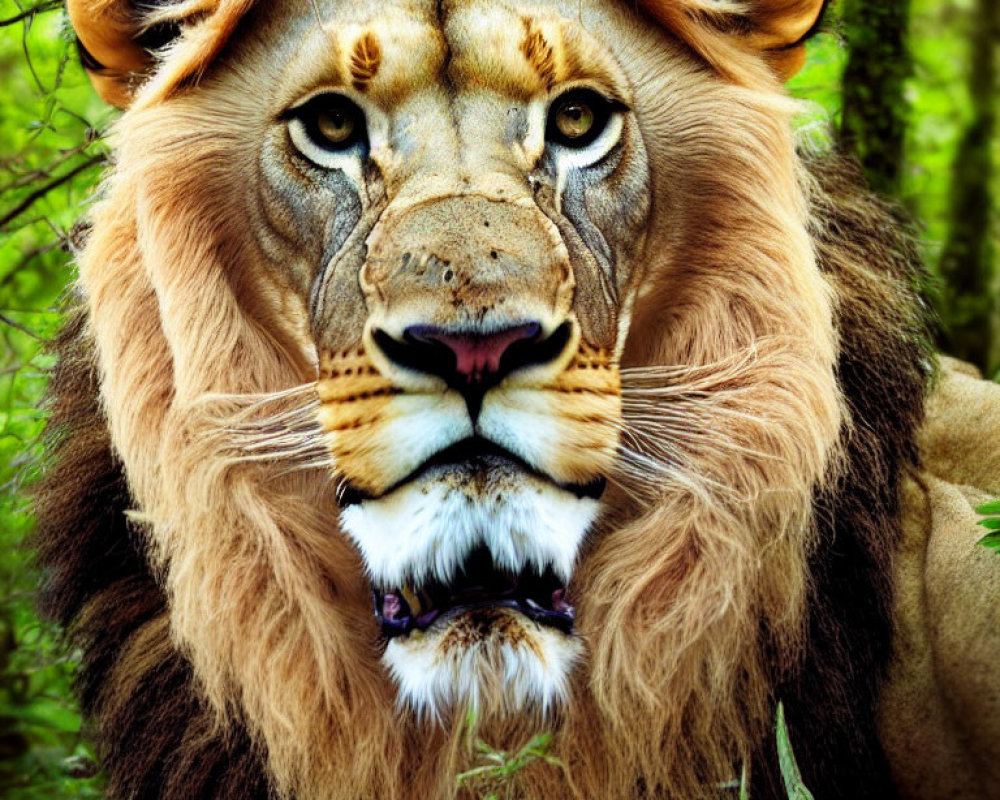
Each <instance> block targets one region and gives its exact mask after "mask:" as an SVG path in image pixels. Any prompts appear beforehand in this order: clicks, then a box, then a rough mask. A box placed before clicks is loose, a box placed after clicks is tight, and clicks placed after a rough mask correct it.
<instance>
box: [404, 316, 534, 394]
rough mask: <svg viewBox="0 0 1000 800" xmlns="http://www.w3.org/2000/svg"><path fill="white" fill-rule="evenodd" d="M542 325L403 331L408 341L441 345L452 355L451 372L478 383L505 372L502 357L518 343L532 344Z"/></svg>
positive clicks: (417, 326)
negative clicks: (491, 329)
mask: <svg viewBox="0 0 1000 800" xmlns="http://www.w3.org/2000/svg"><path fill="white" fill-rule="evenodd" d="M541 330H542V326H541V325H539V324H538V323H537V322H528V323H525V324H524V325H517V326H515V327H512V328H504V329H503V330H499V331H494V332H492V333H472V332H469V333H464V332H452V331H447V330H443V329H441V328H433V327H431V326H428V325H414V326H412V327H409V328H407V329H406V331H405V333H404V336H405V337H406V338H407V339H410V340H411V341H412V340H415V341H418V342H423V343H424V344H437V345H441V346H443V347H445V348H447V349H448V350H450V351H451V352H452V354H453V355H454V356H455V365H454V367H453V370H454V373H456V374H458V375H460V376H462V377H463V378H464V379H465V381H466V382H468V383H478V382H480V381H482V380H484V379H485V378H487V377H489V376H493V375H499V374H500V373H503V372H506V371H508V370H507V369H505V366H506V365H505V364H504V363H503V361H504V355H506V354H508V353H510V352H511V350H512V348H513V347H514V346H515V345H517V344H520V343H531V342H533V341H535V340H536V339H537V338H538V336H539V334H540V333H541Z"/></svg>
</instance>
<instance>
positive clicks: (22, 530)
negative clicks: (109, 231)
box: [0, 0, 1000, 800]
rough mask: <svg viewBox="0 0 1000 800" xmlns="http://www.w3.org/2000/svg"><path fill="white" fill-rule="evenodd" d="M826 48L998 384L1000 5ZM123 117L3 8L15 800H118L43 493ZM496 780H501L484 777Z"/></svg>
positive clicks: (862, 3)
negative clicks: (104, 181) (88, 715)
mask: <svg viewBox="0 0 1000 800" xmlns="http://www.w3.org/2000/svg"><path fill="white" fill-rule="evenodd" d="M809 50H810V61H809V65H808V67H807V68H806V69H805V70H804V71H803V72H802V73H801V74H800V75H799V76H797V77H796V78H795V79H794V81H793V83H792V84H791V90H792V92H793V93H794V94H795V95H796V96H797V97H799V98H802V99H803V100H804V101H805V103H804V105H803V111H802V114H801V116H800V118H799V120H798V122H797V125H798V128H799V134H800V137H801V141H802V146H803V147H805V148H810V149H823V148H828V147H835V146H836V147H841V148H843V149H844V150H846V151H847V152H848V153H851V154H853V155H854V156H855V157H856V158H857V159H858V160H859V162H860V163H861V164H862V166H863V168H864V171H865V174H866V175H867V177H868V180H869V181H870V183H871V185H872V187H873V188H874V189H875V190H877V191H878V192H880V193H882V194H883V195H886V196H888V197H890V198H892V199H893V200H895V201H896V202H897V203H898V204H899V207H900V209H901V210H902V212H903V213H905V214H906V215H907V216H909V217H910V218H911V219H913V220H914V226H915V227H914V230H915V231H917V233H918V235H919V236H920V242H921V249H922V253H923V255H924V258H925V259H926V263H927V265H928V269H929V271H930V274H931V276H932V281H931V302H932V303H933V304H934V306H935V308H936V311H937V314H938V317H939V320H940V324H939V343H940V346H941V348H942V349H943V350H944V351H946V352H949V353H951V354H954V355H957V356H958V357H960V358H963V359H965V360H968V361H971V362H973V363H975V364H976V365H977V366H978V367H979V368H980V369H981V370H983V371H984V373H985V374H987V375H989V376H993V377H1000V76H998V72H1000V2H997V0H879V2H874V1H873V0H841V1H840V2H839V3H838V4H837V5H835V7H834V9H833V11H832V12H831V13H830V14H829V16H828V19H827V20H826V23H825V27H824V29H823V32H822V33H821V34H820V35H818V36H817V37H816V38H815V39H814V40H813V41H812V42H811V43H810V46H809ZM115 116H116V112H114V111H113V110H112V109H109V108H107V107H106V106H104V105H103V104H102V103H101V101H100V100H99V99H98V98H97V96H96V95H95V94H94V93H93V91H92V90H91V88H90V86H89V83H88V81H87V78H86V76H85V75H84V73H83V70H82V69H81V67H80V65H79V61H78V58H77V56H76V52H75V47H74V45H73V41H72V35H71V33H70V32H69V28H68V25H67V23H66V21H65V16H64V12H63V10H62V3H61V0H0V796H2V797H4V798H7V800H34V799H35V798H41V797H46V798H53V800H59V799H60V798H87V797H98V796H100V784H101V778H100V775H99V774H98V770H97V768H96V765H95V764H94V761H93V755H92V753H91V752H90V751H89V749H88V747H87V745H86V737H85V735H84V734H83V733H81V721H80V718H79V715H78V713H77V711H76V708H75V705H74V702H73V699H72V693H71V690H70V687H71V682H72V676H73V666H74V657H73V655H74V654H73V653H72V651H71V650H69V649H68V648H67V647H66V646H65V645H64V644H63V642H62V640H61V639H60V637H59V634H58V632H56V631H55V630H54V629H53V628H52V627H51V626H50V625H49V624H48V623H46V622H45V621H42V620H39V618H38V617H37V615H36V612H35V605H34V592H35V587H36V585H37V582H38V579H39V576H38V575H37V573H36V571H35V570H34V568H33V566H32V557H31V552H30V546H29V544H28V543H29V542H30V533H31V527H32V518H31V514H30V508H29V505H30V504H29V500H28V499H27V495H26V491H25V490H26V487H28V486H29V485H30V483H31V481H32V480H33V479H34V478H35V476H36V475H37V471H38V469H39V461H40V456H41V446H40V440H39V437H40V434H41V432H42V430H43V427H44V424H45V411H44V407H43V403H42V400H43V394H44V391H45V384H46V374H47V369H48V368H49V367H50V366H51V359H50V356H49V355H48V354H47V353H46V351H45V341H46V339H47V338H49V337H50V336H51V335H52V334H53V332H54V331H55V330H56V329H57V327H58V325H59V320H60V308H62V307H63V306H64V303H65V302H66V293H67V286H69V285H70V284H71V283H72V281H73V276H74V269H73V263H72V258H73V252H74V249H75V248H76V247H78V246H79V243H80V241H81V240H82V238H83V237H84V236H85V233H86V231H85V228H84V225H83V223H82V222H81V220H82V219H84V218H85V215H86V209H87V204H88V202H89V201H90V200H91V198H92V197H93V192H94V188H95V185H96V183H97V181H98V179H99V177H100V175H101V170H102V166H103V165H104V164H105V163H106V160H107V158H108V146H107V143H106V138H105V137H106V134H107V132H108V130H109V127H110V126H111V125H113V123H114V119H115ZM996 510H997V512H998V513H1000V506H998V507H997V509H996ZM996 529H1000V522H998V523H997V524H996V525H995V526H994V527H993V528H991V529H990V530H991V531H992V530H996ZM998 535H1000V534H998ZM998 546H1000V545H998ZM525 753H527V755H526V754H525ZM525 753H521V754H514V756H512V759H513V761H511V760H503V759H502V758H500V757H499V756H497V755H496V754H492V755H491V754H490V753H485V754H484V758H485V759H486V761H485V766H486V767H489V766H490V764H494V772H496V770H500V773H502V770H503V769H506V768H507V765H509V764H510V763H514V762H516V761H517V759H518V758H526V757H529V756H530V757H535V755H537V756H538V757H544V753H543V752H539V753H536V754H535V755H532V753H534V751H530V752H529V751H525ZM491 758H492V759H493V761H491V760H490V759H491ZM497 758H500V760H499V761H497V760H496V759H497ZM496 764H499V765H500V766H495V765H496ZM500 773H498V774H500ZM483 775H486V776H487V777H489V776H493V775H494V773H493V772H488V771H487V772H485V773H480V774H478V775H477V776H473V777H475V778H476V780H479V779H480V778H482V777H483ZM490 780H492V778H490ZM487 784H489V781H487ZM489 785H492V784H489ZM483 791H484V792H490V791H492V790H491V789H489V788H488V787H487V788H486V789H484V790H483Z"/></svg>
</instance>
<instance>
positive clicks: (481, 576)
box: [373, 547, 575, 639]
mask: <svg viewBox="0 0 1000 800" xmlns="http://www.w3.org/2000/svg"><path fill="white" fill-rule="evenodd" d="M373 596H374V601H375V618H376V619H377V620H378V622H379V625H380V627H381V629H382V633H383V635H384V636H385V637H386V638H387V639H393V638H396V637H399V636H407V635H409V634H410V633H411V632H413V631H414V630H419V631H423V630H427V629H428V628H430V627H431V626H432V625H434V624H435V623H441V622H443V621H446V620H447V619H449V618H453V617H456V616H458V615H461V614H464V613H467V612H471V611H475V610H477V609H481V608H510V609H513V610H516V611H518V612H520V613H521V614H523V615H524V616H526V617H527V618H529V619H531V620H534V621H535V622H537V623H539V624H542V625H547V626H549V627H552V628H556V629H557V630H560V631H562V632H563V633H567V634H569V633H572V632H573V620H574V617H575V613H574V610H573V606H571V605H570V604H569V603H567V602H566V587H565V586H564V585H563V584H562V582H561V581H560V580H559V579H558V578H557V577H556V575H555V573H554V572H553V571H552V570H551V569H546V570H545V571H544V572H543V573H539V572H537V571H536V570H535V569H534V568H531V567H529V568H528V569H527V570H525V571H524V572H521V573H520V574H517V575H513V574H511V573H509V572H506V571H503V570H499V569H497V568H496V566H495V565H494V563H493V557H492V555H491V554H490V552H489V550H488V549H486V548H484V547H481V548H478V549H476V550H474V551H473V552H472V553H471V554H470V555H469V557H468V558H467V559H466V560H465V563H464V564H463V565H462V567H461V569H460V570H459V571H458V573H457V574H456V576H455V578H454V579H453V580H452V581H451V582H449V583H447V584H445V583H441V582H439V581H431V582H429V583H426V584H424V585H423V586H420V587H412V586H401V587H396V588H393V589H392V590H391V591H386V592H383V591H379V590H378V589H375V590H373Z"/></svg>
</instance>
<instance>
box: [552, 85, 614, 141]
mask: <svg viewBox="0 0 1000 800" xmlns="http://www.w3.org/2000/svg"><path fill="white" fill-rule="evenodd" d="M614 110H615V109H614V105H613V104H612V103H611V102H610V101H609V100H607V99H606V98H604V97H602V96H601V95H599V94H598V93H597V92H595V91H593V90H591V89H571V90H570V91H568V92H566V93H565V94H563V95H561V96H559V97H557V98H556V99H555V101H553V103H552V105H551V106H550V107H549V119H548V122H547V123H546V129H545V138H546V139H547V140H548V141H549V142H552V143H554V144H558V145H562V146H563V147H586V146H587V145H588V144H590V143H591V142H593V141H594V140H595V139H597V137H598V136H600V135H601V133H602V132H603V131H604V128H605V127H606V126H607V124H608V120H609V119H610V118H611V113H612V111H614Z"/></svg>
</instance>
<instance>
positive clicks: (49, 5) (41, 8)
mask: <svg viewBox="0 0 1000 800" xmlns="http://www.w3.org/2000/svg"><path fill="white" fill-rule="evenodd" d="M61 5H62V0H45V2H43V3H39V4H38V5H37V6H32V7H31V8H26V9H24V11H22V12H21V13H20V14H18V15H17V16H14V17H8V18H7V19H0V28H6V27H7V26H9V25H16V24H17V23H18V22H21V21H23V20H26V19H27V18H28V17H33V16H35V14H41V13H43V12H45V11H54V10H55V9H57V8H59V7H60V6H61Z"/></svg>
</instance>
